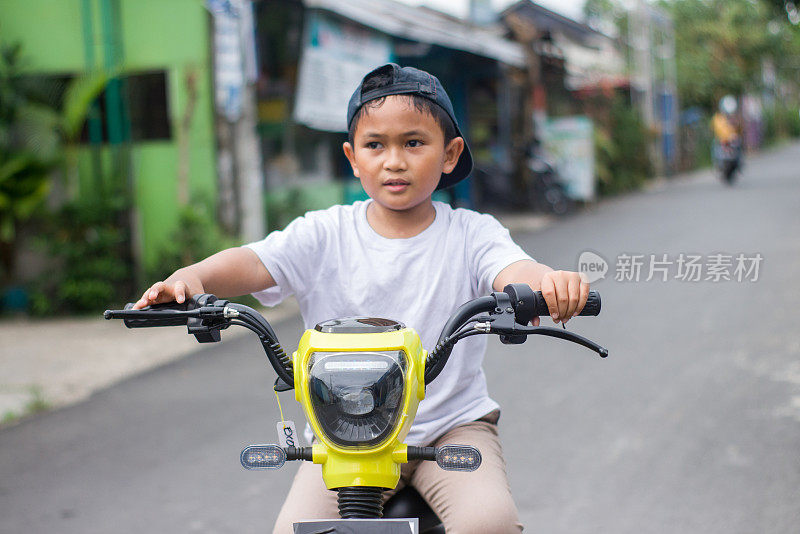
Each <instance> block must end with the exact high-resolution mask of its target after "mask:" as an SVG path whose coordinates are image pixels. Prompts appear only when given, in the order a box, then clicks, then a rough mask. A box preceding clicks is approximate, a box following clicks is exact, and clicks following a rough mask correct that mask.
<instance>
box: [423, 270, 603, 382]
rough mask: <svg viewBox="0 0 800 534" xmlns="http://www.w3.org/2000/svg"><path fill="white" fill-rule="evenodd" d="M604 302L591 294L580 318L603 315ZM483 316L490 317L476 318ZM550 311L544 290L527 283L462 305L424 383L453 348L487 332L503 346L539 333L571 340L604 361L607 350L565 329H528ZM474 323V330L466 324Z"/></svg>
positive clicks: (429, 364)
mask: <svg viewBox="0 0 800 534" xmlns="http://www.w3.org/2000/svg"><path fill="white" fill-rule="evenodd" d="M600 308H601V301H600V294H599V293H598V292H597V291H589V296H588V298H587V300H586V304H585V305H584V307H583V309H582V310H581V312H580V313H579V314H578V315H580V316H596V315H599V314H600ZM480 313H489V314H490V315H489V316H481V317H478V318H477V319H474V317H475V316H476V315H478V314H480ZM548 315H550V312H549V310H548V307H547V302H546V301H545V299H544V296H543V295H542V293H541V291H533V290H532V289H531V288H530V286H529V285H528V284H509V285H507V286H506V287H504V288H503V291H502V292H494V293H492V294H491V295H490V296H487V297H480V298H477V299H474V300H471V301H469V302H467V303H465V304H464V305H462V306H461V307H460V308H458V310H456V312H455V313H454V314H453V316H452V317H451V318H450V320H448V321H447V324H445V326H444V328H443V329H442V333H441V334H440V335H439V340H438V341H437V343H436V348H434V349H433V350H432V351H431V352H430V353H429V354H428V359H427V361H426V362H425V383H426V384H430V383H431V382H432V381H433V380H434V379H435V378H436V377H437V376H439V373H441V372H442V370H443V369H444V366H445V364H446V363H447V360H448V358H449V357H450V353H451V352H452V351H453V346H455V344H456V343H457V342H458V341H459V340H461V339H464V338H465V337H468V336H471V335H475V334H479V333H484V334H499V335H500V341H501V342H503V343H515V344H516V343H523V342H525V340H526V339H527V336H529V335H533V334H537V335H545V336H550V337H557V338H560V339H564V340H567V341H572V342H573V343H577V344H579V345H582V346H584V347H586V348H588V349H591V350H593V351H595V352H597V353H598V354H599V355H600V357H601V358H605V357H606V356H608V350H607V349H605V348H604V347H601V346H600V345H598V344H597V343H595V342H593V341H591V340H589V339H586V338H584V337H582V336H579V335H577V334H573V333H572V332H568V331H566V330H559V329H557V328H550V327H545V326H527V325H528V324H529V323H530V322H531V320H532V319H533V318H534V317H540V316H548ZM470 322H474V323H475V324H474V325H472V326H471V327H467V326H466V325H467V324H468V323H470Z"/></svg>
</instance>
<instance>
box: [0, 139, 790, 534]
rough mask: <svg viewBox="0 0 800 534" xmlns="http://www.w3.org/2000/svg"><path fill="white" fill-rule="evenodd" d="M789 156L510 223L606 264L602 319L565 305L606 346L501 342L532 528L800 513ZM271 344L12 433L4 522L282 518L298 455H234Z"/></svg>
mask: <svg viewBox="0 0 800 534" xmlns="http://www.w3.org/2000/svg"><path fill="white" fill-rule="evenodd" d="M798 162H800V145H796V144H795V145H791V146H787V147H784V148H782V149H779V150H777V151H774V152H770V153H767V154H764V155H760V156H757V157H753V158H752V159H751V160H750V161H748V164H747V167H746V169H745V171H744V175H743V176H742V178H741V181H740V182H739V183H738V184H737V185H736V186H735V187H733V188H728V187H725V186H724V185H722V183H721V182H719V181H718V180H716V179H715V178H714V177H713V176H712V175H711V174H710V173H708V172H701V173H698V174H696V175H694V176H691V177H684V178H680V179H677V180H673V181H670V182H669V183H666V184H665V185H663V186H661V187H657V188H651V189H650V190H648V191H646V192H642V193H637V194H633V195H629V196H625V197H621V198H618V199H614V200H610V201H604V202H602V203H600V204H599V205H598V206H596V207H595V208H593V209H591V210H589V211H587V212H585V213H582V214H580V215H578V216H575V217H572V218H570V219H568V220H565V221H563V222H561V223H559V224H558V225H556V226H554V227H551V228H548V229H546V230H544V231H541V232H537V233H534V234H519V235H517V236H515V237H516V238H517V240H518V241H519V242H520V244H522V245H523V246H524V247H525V248H526V249H527V250H528V251H529V252H531V253H532V254H533V255H534V257H536V258H538V259H540V261H543V262H545V263H547V264H549V265H552V266H559V267H563V268H568V269H575V268H576V267H577V260H578V255H579V254H580V252H582V251H585V250H592V251H594V252H595V253H597V254H599V255H600V256H601V257H603V258H605V259H606V260H607V262H608V263H609V272H608V274H607V277H606V279H604V280H602V281H599V282H598V283H596V284H595V285H594V287H595V288H596V289H598V290H599V291H600V292H601V293H602V295H603V313H602V315H601V317H598V318H579V319H575V320H574V321H572V322H570V323H569V324H568V327H569V328H570V329H573V330H575V331H576V332H579V333H581V334H583V335H585V336H587V337H589V338H591V339H594V340H596V341H598V342H600V343H601V344H603V345H605V346H606V347H608V348H609V349H610V357H609V358H608V359H606V360H601V359H599V358H597V357H596V356H595V355H593V353H591V352H589V351H587V350H585V349H583V348H581V347H578V346H577V345H572V344H568V343H564V342H560V341H557V340H552V339H546V338H542V339H536V338H534V339H531V340H529V341H528V342H527V343H526V344H525V345H521V346H511V347H509V346H503V345H500V344H499V343H497V342H493V343H491V344H490V353H489V354H488V355H487V358H486V369H487V374H488V377H489V385H490V391H491V392H492V394H493V396H494V398H495V399H496V400H498V401H499V402H500V404H501V405H502V406H503V416H502V419H501V423H500V424H501V433H502V438H503V442H504V446H505V450H506V457H507V463H508V466H509V470H510V478H511V484H512V490H513V492H514V495H515V497H516V499H517V502H518V505H519V508H520V513H521V516H522V519H523V522H524V523H525V524H526V526H527V531H528V532H547V533H570V534H574V533H584V532H586V533H589V532H610V533H629V532H630V533H633V532H636V533H674V532H681V533H717V532H719V533H722V532H725V533H753V532H759V533H795V532H797V531H798V524H800V334H799V333H798V327H797V323H798V320H797V312H796V307H797V303H798V302H800V284H798V276H799V275H800V169H799V168H798ZM682 253H683V254H684V255H689V254H696V255H700V256H702V258H701V264H702V265H703V267H704V269H703V272H702V278H705V277H706V276H707V272H708V271H707V269H708V266H709V265H710V264H711V263H713V258H712V257H711V255H712V254H722V255H723V257H724V256H728V255H730V256H733V258H732V259H733V261H734V265H732V266H731V267H730V268H729V269H728V272H730V273H731V274H732V275H733V274H734V267H735V256H736V255H738V254H739V253H742V254H744V255H745V257H746V258H752V257H754V256H755V254H760V255H761V257H762V258H763V260H762V261H761V263H760V264H759V272H758V279H757V280H756V281H752V280H751V279H752V278H753V277H754V273H752V272H751V273H750V276H749V277H744V279H743V280H742V281H736V280H735V279H734V280H731V281H725V280H721V281H719V282H714V281H711V280H709V281H696V282H692V281H685V280H679V279H675V276H676V275H677V274H678V267H677V265H676V264H672V265H669V266H666V269H667V276H668V280H667V281H663V280H662V279H661V275H660V274H658V271H657V272H656V274H657V276H654V278H653V279H652V280H650V281H645V279H646V278H647V277H648V274H649V266H650V263H651V262H650V255H651V254H655V255H656V258H657V259H658V260H661V259H662V258H661V255H662V254H667V255H668V256H667V260H668V261H669V260H672V261H674V260H676V259H677V257H678V256H679V255H680V254H682ZM623 254H627V255H631V256H632V255H643V258H642V260H643V266H642V271H641V278H640V280H639V281H638V282H637V281H635V280H631V281H617V280H615V276H616V274H617V268H618V267H619V266H621V265H623V260H622V259H620V258H619V256H620V255H623ZM663 266H664V265H662V267H663ZM620 273H621V274H626V273H629V271H624V272H623V271H620ZM734 278H735V276H734ZM300 328H301V324H300V322H299V320H297V319H292V320H287V321H284V322H282V323H280V324H278V325H277V328H276V329H277V332H278V335H279V337H280V338H281V339H286V340H289V339H296V338H297V335H298V334H299V331H300ZM131 335H132V336H144V335H146V331H135V332H131ZM287 345H289V343H287ZM109 350H113V347H109ZM259 351H260V348H259V347H258V345H257V343H256V342H255V340H253V339H249V338H248V339H238V340H234V341H231V342H227V343H223V344H220V345H218V346H209V347H206V348H204V349H203V350H201V351H200V352H198V353H197V354H194V355H192V356H190V357H188V358H186V359H183V360H181V361H178V362H176V363H173V364H170V365H168V366H166V367H162V368H160V369H157V370H155V371H152V372H149V373H147V374H145V375H142V376H139V377H136V378H133V379H131V380H128V381H126V382H124V383H122V384H120V385H118V386H116V387H114V388H112V389H110V390H106V391H104V392H101V393H99V394H96V395H95V396H93V397H92V398H91V399H89V400H88V401H86V402H84V403H82V404H79V405H76V406H73V407H70V408H67V409H63V410H60V411H56V412H53V413H49V414H44V415H42V416H38V417H34V418H32V419H30V420H28V421H26V422H24V423H22V424H20V425H17V426H15V427H11V428H7V429H4V430H2V431H0V532H3V533H20V532H26V533H45V532H60V533H63V534H68V533H82V534H90V533H107V532H115V533H133V532H141V531H151V532H236V533H248V532H265V531H266V532H268V531H270V530H271V525H272V522H273V520H274V518H275V515H276V513H277V510H278V508H279V506H280V503H281V501H282V498H283V495H284V493H285V491H286V489H287V487H288V484H289V482H290V480H291V477H292V474H293V470H294V467H293V466H287V467H285V468H284V469H282V470H280V471H277V472H244V471H243V470H242V469H241V468H240V466H239V458H238V455H239V451H240V450H241V448H242V446H243V445H245V444H247V443H251V442H265V441H268V442H269V441H274V434H275V422H276V420H277V407H276V403H275V399H274V395H273V394H272V392H271V390H270V388H269V386H270V384H271V383H272V380H273V378H274V377H273V376H272V374H271V373H272V371H271V370H270V369H269V368H268V366H267V365H265V364H264V361H263V356H261V355H260V353H259ZM291 399H292V396H291V394H284V395H283V401H284V410H285V411H287V412H288V413H289V414H291V415H290V416H291V417H292V418H294V419H295V420H296V421H298V422H299V421H301V420H302V417H301V415H300V412H299V409H298V408H297V407H295V406H294V404H295V403H293V402H292V401H291Z"/></svg>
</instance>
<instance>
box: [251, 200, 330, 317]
mask: <svg viewBox="0 0 800 534" xmlns="http://www.w3.org/2000/svg"><path fill="white" fill-rule="evenodd" d="M323 218H324V217H323V216H322V214H321V213H320V212H310V213H307V214H306V215H304V216H303V217H298V218H297V219H295V220H294V221H292V222H291V223H289V225H288V226H287V227H286V228H285V229H284V230H279V231H275V232H271V233H270V234H269V235H267V237H265V238H264V239H262V240H261V241H255V242H253V243H248V244H247V245H245V247H247V248H249V249H251V250H252V251H253V252H255V253H256V255H258V257H259V259H260V260H261V262H262V263H263V264H264V266H265V267H266V268H267V271H269V274H270V275H272V278H273V279H274V280H275V283H276V286H275V287H271V288H268V289H265V290H263V291H258V292H255V293H253V296H254V297H255V298H256V299H258V301H259V302H261V304H264V305H265V306H274V305H276V304H278V303H280V302H281V301H283V299H285V298H286V297H288V296H290V295H292V294H295V293H303V292H304V291H306V290H307V285H308V284H309V283H313V281H314V280H316V276H314V273H313V269H314V265H318V263H319V262H317V261H315V258H318V257H320V255H324V236H325V228H324V221H323V220H322V219H323Z"/></svg>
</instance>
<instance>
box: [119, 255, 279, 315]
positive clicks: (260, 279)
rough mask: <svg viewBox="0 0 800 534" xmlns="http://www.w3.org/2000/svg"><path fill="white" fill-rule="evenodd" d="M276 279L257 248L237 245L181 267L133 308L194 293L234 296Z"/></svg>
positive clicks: (181, 299)
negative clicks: (259, 255)
mask: <svg viewBox="0 0 800 534" xmlns="http://www.w3.org/2000/svg"><path fill="white" fill-rule="evenodd" d="M275 285H276V284H275V280H274V279H273V278H272V275H271V274H270V273H269V271H268V270H267V268H266V267H265V266H264V264H263V263H262V262H261V260H260V259H259V257H258V256H257V255H256V253H255V252H253V251H252V250H250V249H249V248H245V247H234V248H229V249H226V250H223V251H222V252H217V253H216V254H214V255H213V256H209V257H208V258H206V259H204V260H203V261H200V262H198V263H195V264H194V265H189V266H188V267H183V268H181V269H178V270H177V271H175V272H174V273H172V275H170V277H169V278H167V279H166V280H164V281H163V282H156V283H155V284H153V285H152V286H151V287H150V288H148V289H147V290H146V291H145V292H144V294H142V298H141V299H139V301H138V302H136V304H134V306H133V308H134V309H136V310H138V309H140V308H144V307H145V306H149V305H151V304H160V303H162V302H172V301H173V300H174V301H177V302H183V301H184V300H186V299H187V298H191V297H192V295H197V294H200V293H213V294H215V295H217V296H218V297H223V298H230V297H238V296H239V295H245V294H247V293H253V292H255V291H261V290H263V289H267V288H270V287H273V286H275Z"/></svg>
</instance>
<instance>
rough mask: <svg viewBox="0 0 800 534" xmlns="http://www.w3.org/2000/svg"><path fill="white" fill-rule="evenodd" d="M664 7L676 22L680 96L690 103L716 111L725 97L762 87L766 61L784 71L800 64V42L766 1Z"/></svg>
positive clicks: (696, 1)
mask: <svg viewBox="0 0 800 534" xmlns="http://www.w3.org/2000/svg"><path fill="white" fill-rule="evenodd" d="M661 6H662V7H663V8H665V9H666V10H667V12H669V13H670V14H671V16H672V18H673V22H674V27H675V54H676V63H677V77H678V94H679V97H680V101H681V102H682V104H683V105H684V106H686V107H688V106H692V105H700V106H702V107H704V108H705V109H706V110H707V111H710V110H712V109H715V108H716V105H717V102H718V100H719V99H720V98H721V97H722V96H723V95H726V94H732V95H741V94H744V93H745V92H747V91H754V90H758V89H759V88H760V87H761V84H762V66H763V61H764V60H765V59H772V60H774V61H775V62H776V67H777V69H778V71H779V72H784V70H785V69H787V68H794V67H793V66H792V65H790V63H791V62H792V61H794V59H793V58H795V57H797V53H798V51H799V50H800V49H799V48H798V40H797V39H796V38H794V37H793V36H792V35H791V32H792V30H791V29H790V28H788V27H787V25H786V24H781V23H777V22H775V21H774V20H773V14H772V12H771V10H770V9H769V8H768V7H767V6H766V5H765V4H764V3H763V2H755V1H750V0H662V2H661Z"/></svg>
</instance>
